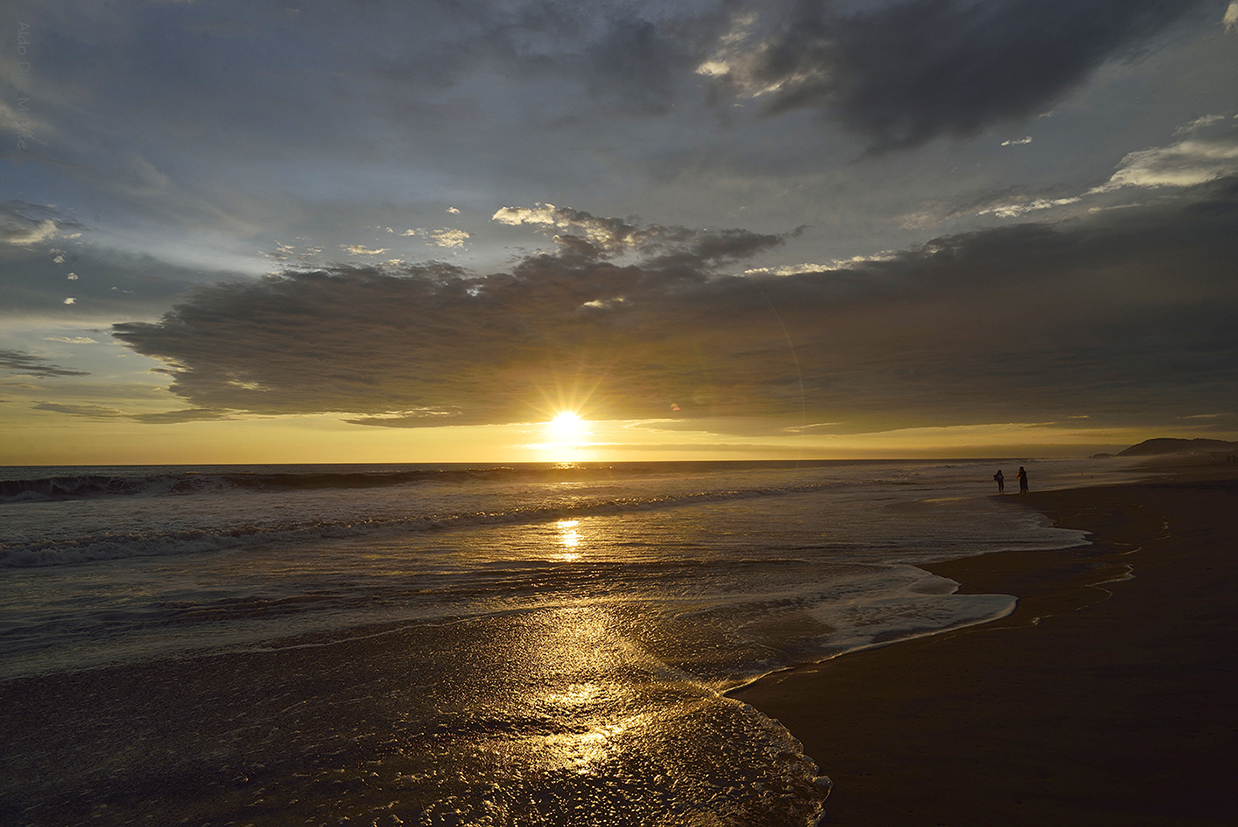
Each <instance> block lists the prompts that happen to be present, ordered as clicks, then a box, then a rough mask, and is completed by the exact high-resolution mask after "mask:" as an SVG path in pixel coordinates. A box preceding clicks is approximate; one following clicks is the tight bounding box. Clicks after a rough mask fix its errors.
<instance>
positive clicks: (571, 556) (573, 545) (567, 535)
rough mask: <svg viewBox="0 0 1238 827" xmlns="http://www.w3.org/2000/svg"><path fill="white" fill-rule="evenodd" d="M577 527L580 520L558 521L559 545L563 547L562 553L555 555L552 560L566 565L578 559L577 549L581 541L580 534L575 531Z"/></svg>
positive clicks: (578, 552)
mask: <svg viewBox="0 0 1238 827" xmlns="http://www.w3.org/2000/svg"><path fill="white" fill-rule="evenodd" d="M578 525H580V520H559V522H558V528H559V545H561V546H562V547H563V551H562V552H561V553H560V554H557V555H555V558H554V559H556V560H563V561H565V562H568V563H571V562H575V561H576V560H579V559H580V551H579V550H578V549H577V546H579V545H580V540H581V537H580V532H579V531H577V529H576V527H577V526H578Z"/></svg>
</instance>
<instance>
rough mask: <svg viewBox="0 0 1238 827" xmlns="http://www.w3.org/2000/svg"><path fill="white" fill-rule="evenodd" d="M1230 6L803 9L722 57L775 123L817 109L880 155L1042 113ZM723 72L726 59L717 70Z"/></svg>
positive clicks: (1001, 2)
mask: <svg viewBox="0 0 1238 827" xmlns="http://www.w3.org/2000/svg"><path fill="white" fill-rule="evenodd" d="M1224 6H1225V3H1224V2H1223V1H1222V0H1180V1H1179V2H1172V3H1167V2H1163V0H987V2H983V3H980V2H974V0H910V1H909V2H890V3H881V4H877V5H876V7H875V8H872V9H871V10H870V9H865V10H861V11H854V10H845V9H844V8H843V4H841V3H837V2H828V1H823V0H797V1H796V2H793V3H792V4H790V5H789V6H788V7H787V10H786V11H785V13H784V15H783V16H782V17H781V18H777V19H771V20H769V21H767V22H766V23H765V24H764V26H765V28H764V30H762V29H759V28H758V29H756V30H755V31H753V32H750V33H749V34H750V37H749V38H748V41H747V42H746V44H745V45H744V46H742V47H738V48H737V47H730V48H724V49H723V50H722V52H721V53H720V54H719V55H718V56H717V57H718V58H720V59H721V60H722V61H725V62H726V63H727V64H728V66H729V68H730V71H729V72H727V73H726V74H724V75H720V76H721V77H722V78H723V79H724V83H727V84H729V86H730V87H731V89H732V90H733V91H735V92H739V93H741V94H749V95H751V94H758V93H765V94H769V95H770V101H771V102H770V103H769V105H768V110H769V111H770V112H773V113H779V112H785V111H788V110H793V109H799V108H804V107H814V108H816V107H819V108H823V109H824V110H825V111H827V112H829V113H830V114H831V115H833V116H835V117H837V118H839V119H840V120H841V121H842V123H843V124H845V125H846V126H848V127H850V128H851V129H853V130H855V131H857V132H860V133H862V134H863V135H865V136H867V137H868V138H869V139H870V140H871V142H872V144H871V149H873V150H875V151H881V150H887V149H892V148H897V147H911V146H917V145H920V144H923V143H925V142H926V141H929V140H931V139H933V138H935V137H939V136H943V135H949V136H956V137H957V136H969V135H974V134H976V133H978V132H980V131H982V130H984V129H986V128H988V127H989V126H992V125H994V124H998V123H1002V122H1008V121H1019V120H1023V119H1026V118H1029V117H1033V116H1035V115H1038V114H1041V113H1043V112H1045V111H1046V110H1047V109H1049V108H1051V106H1052V104H1053V102H1054V101H1056V100H1058V99H1059V98H1061V97H1062V96H1063V95H1064V94H1065V93H1067V92H1069V91H1070V90H1071V89H1073V88H1074V87H1076V86H1078V85H1079V84H1080V83H1082V82H1083V81H1084V80H1085V79H1086V78H1087V77H1089V76H1090V75H1091V73H1092V72H1094V71H1095V70H1096V69H1097V67H1099V66H1100V65H1101V64H1103V63H1104V62H1106V61H1108V60H1113V59H1123V58H1127V57H1130V56H1131V55H1134V54H1136V53H1137V52H1138V50H1139V49H1141V48H1143V47H1146V46H1147V44H1148V43H1149V42H1150V41H1151V40H1152V39H1153V38H1155V37H1156V36H1157V35H1158V34H1160V33H1161V32H1163V31H1165V30H1166V29H1167V28H1168V27H1169V26H1171V25H1172V24H1174V23H1175V22H1177V21H1178V20H1180V19H1182V18H1183V17H1185V16H1187V15H1189V14H1191V13H1192V12H1193V11H1194V10H1196V9H1199V8H1204V7H1215V13H1216V20H1217V21H1218V24H1219V21H1220V18H1221V13H1222V11H1223V9H1224ZM720 62H721V61H720Z"/></svg>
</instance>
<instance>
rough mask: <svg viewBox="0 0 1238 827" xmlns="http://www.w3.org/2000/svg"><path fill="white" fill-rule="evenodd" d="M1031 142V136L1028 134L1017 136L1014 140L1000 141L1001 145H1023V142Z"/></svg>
mask: <svg viewBox="0 0 1238 827" xmlns="http://www.w3.org/2000/svg"><path fill="white" fill-rule="evenodd" d="M1031 142H1032V136H1031V135H1028V136H1027V137H1026V138H1019V139H1018V140H1014V141H1002V146H1023V145H1024V144H1030V143H1031Z"/></svg>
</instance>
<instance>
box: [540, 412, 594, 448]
mask: <svg viewBox="0 0 1238 827" xmlns="http://www.w3.org/2000/svg"><path fill="white" fill-rule="evenodd" d="M546 430H548V431H549V432H550V435H551V436H552V437H554V439H555V441H556V442H559V443H573V442H575V441H576V440H578V439H579V438H580V437H582V436H584V435H585V433H586V432H587V430H588V423H586V422H585V420H583V419H581V418H580V414H578V413H576V412H575V411H560V412H559V413H558V414H556V415H555V418H554V419H552V420H550V422H549V424H548V425H547V426H546Z"/></svg>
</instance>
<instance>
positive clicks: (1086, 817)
mask: <svg viewBox="0 0 1238 827" xmlns="http://www.w3.org/2000/svg"><path fill="white" fill-rule="evenodd" d="M1146 470H1147V471H1148V472H1149V475H1151V476H1150V477H1146V478H1144V479H1142V480H1139V481H1130V482H1116V483H1115V484H1112V485H1104V486H1095V487H1083V488H1074V489H1057V490H1049V491H1033V492H1032V493H1030V494H1024V495H1007V496H1015V497H1017V500H1016V502H1017V503H1018V504H1019V505H1022V506H1028V507H1032V508H1034V509H1036V510H1038V511H1040V512H1041V513H1043V514H1045V515H1047V516H1048V517H1049V518H1050V519H1051V520H1053V522H1054V524H1055V525H1059V526H1062V527H1065V528H1075V529H1081V530H1085V531H1089V532H1091V534H1092V537H1091V539H1092V543H1091V544H1090V545H1084V546H1075V547H1073V548H1068V549H1057V550H1052V551H1006V552H998V553H995V554H989V555H982V556H979V557H966V558H960V559H955V560H948V561H944V562H941V563H935V564H931V565H926V566H922V567H923V568H925V569H926V570H928V571H931V572H933V573H934V574H937V575H940V576H943V577H948V578H950V579H952V580H954V581H956V582H958V583H960V584H961V585H960V587H959V593H969V594H1011V595H1014V596H1016V597H1017V598H1018V600H1019V602H1018V605H1017V606H1016V607H1015V609H1014V611H1013V612H1011V613H1010V614H1008V615H1006V616H1004V617H1002V618H998V619H996V620H993V621H991V622H989V623H984V624H979V625H974V626H968V627H964V628H960V629H954V630H951V631H948V632H943V633H940V634H936V635H930V636H926V637H919V638H912V639H909V640H904V641H899V642H895V643H891V644H888V645H884V646H878V647H871V648H868V649H864V650H861V651H858V652H852V653H848V654H845V655H842V656H839V657H837V658H834V659H831V660H827V661H823V662H820V663H815V664H807V665H803V666H800V667H796V668H793V669H790V670H784V671H782V672H778V673H774V674H772V675H768V676H765V677H763V678H760V679H758V680H756V681H755V682H753V683H750V684H746V685H745V686H743V687H739V688H736V689H734V690H732V691H730V692H728V693H727V694H728V695H729V696H730V697H733V698H736V699H737V700H740V701H743V702H745V703H749V704H751V705H752V706H754V707H755V708H756V709H758V710H759V711H761V712H762V713H763V714H766V715H768V716H769V717H772V718H776V719H778V720H779V721H780V722H781V723H782V724H783V725H784V726H785V727H786V728H787V729H789V730H790V731H791V733H792V735H794V736H795V737H796V738H798V739H799V740H800V741H801V743H802V744H803V745H804V752H805V753H806V754H807V755H809V756H810V757H812V758H813V760H815V761H816V762H817V764H818V766H819V768H820V772H822V773H823V774H825V775H828V776H830V778H831V779H833V781H834V791H833V793H832V795H831V796H830V798H829V799H828V800H827V801H826V803H825V816H824V818H823V820H822V822H821V823H822V824H827V825H840V826H841V827H900V825H907V827H922V825H929V824H941V825H950V826H951V827H991V825H993V824H1003V825H1007V826H1008V827H1009V826H1011V825H1028V827H1031V825H1046V824H1052V825H1055V826H1056V827H1063V826H1065V825H1089V827H1091V826H1092V825H1098V824H1123V825H1147V827H1153V825H1155V826H1156V827H1170V825H1175V827H1183V826H1184V825H1214V824H1230V823H1238V800H1236V799H1235V797H1234V796H1233V795H1232V793H1231V792H1230V787H1231V783H1232V777H1233V775H1234V773H1235V771H1238V710H1235V704H1234V703H1233V698H1235V697H1238V666H1236V659H1235V658H1234V656H1233V655H1232V653H1233V652H1235V651H1238V600H1236V599H1235V595H1238V560H1236V559H1234V555H1233V552H1234V551H1236V550H1238V545H1236V543H1235V539H1234V532H1233V529H1232V526H1231V523H1230V520H1231V519H1232V518H1231V517H1230V516H1229V515H1230V514H1232V513H1233V512H1234V511H1235V510H1238V468H1235V467H1234V466H1233V465H1232V464H1229V465H1226V464H1221V465H1219V466H1217V465H1207V466H1201V465H1199V464H1196V463H1190V462H1188V463H1174V462H1172V461H1168V462H1167V461H1161V462H1158V463H1149V464H1148V466H1147V467H1146Z"/></svg>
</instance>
